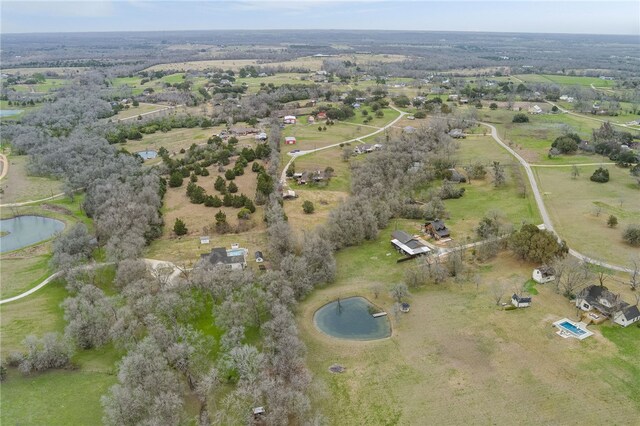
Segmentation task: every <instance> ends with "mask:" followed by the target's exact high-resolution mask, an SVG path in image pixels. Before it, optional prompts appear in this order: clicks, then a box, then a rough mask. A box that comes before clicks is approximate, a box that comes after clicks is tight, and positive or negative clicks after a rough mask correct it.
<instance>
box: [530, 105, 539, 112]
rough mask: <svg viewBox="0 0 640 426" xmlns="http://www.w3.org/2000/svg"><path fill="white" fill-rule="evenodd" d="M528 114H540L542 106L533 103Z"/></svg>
mask: <svg viewBox="0 0 640 426" xmlns="http://www.w3.org/2000/svg"><path fill="white" fill-rule="evenodd" d="M529 114H542V108H540V107H539V106H538V105H534V106H532V107H531V108H529Z"/></svg>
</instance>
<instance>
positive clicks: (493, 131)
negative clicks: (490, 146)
mask: <svg viewBox="0 0 640 426" xmlns="http://www.w3.org/2000/svg"><path fill="white" fill-rule="evenodd" d="M479 123H480V124H482V125H483V126H486V127H488V128H490V129H491V137H493V139H494V140H495V141H496V142H498V144H499V145H500V146H502V147H503V148H504V149H506V150H507V151H508V152H509V153H510V154H511V155H513V156H514V157H515V158H516V159H517V160H518V162H520V164H522V167H524V169H525V171H526V172H527V177H528V178H529V182H530V183H531V189H532V190H533V196H534V198H535V200H536V204H537V205H538V210H540V216H542V221H543V223H544V226H545V227H546V229H547V230H549V231H551V232H553V233H554V234H555V235H556V236H557V237H558V238H560V236H559V235H558V233H557V232H556V230H555V228H554V227H553V223H552V222H551V218H550V216H549V213H548V212H547V208H546V207H545V205H544V201H543V200H542V195H541V194H540V189H539V188H538V182H537V181H536V178H535V176H534V175H533V171H532V170H531V165H530V164H529V163H527V161H526V160H525V159H524V158H522V157H521V156H520V155H519V154H518V153H517V152H515V151H514V150H513V149H511V148H510V147H509V146H508V145H507V144H505V143H504V142H503V141H502V139H500V137H499V136H498V131H497V130H496V128H495V127H494V126H492V125H491V124H488V123H483V122H479ZM569 254H571V255H572V256H574V257H577V258H578V259H580V260H583V261H585V262H588V263H591V264H593V265H598V266H602V267H604V268H608V269H612V270H614V271H619V272H629V273H631V272H632V271H631V269H629V268H625V267H623V266H619V265H613V264H611V263H607V262H603V261H601V260H598V259H594V258H592V257H589V256H587V255H584V254H582V253H580V252H577V251H576V250H573V249H569Z"/></svg>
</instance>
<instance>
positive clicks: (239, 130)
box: [231, 127, 258, 136]
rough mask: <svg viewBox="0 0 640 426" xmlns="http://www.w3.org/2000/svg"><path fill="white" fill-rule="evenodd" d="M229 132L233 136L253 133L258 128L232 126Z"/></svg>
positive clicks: (256, 131)
mask: <svg viewBox="0 0 640 426" xmlns="http://www.w3.org/2000/svg"><path fill="white" fill-rule="evenodd" d="M231 133H232V134H233V135H235V136H246V135H249V134H253V133H258V129H254V128H253V127H232V128H231Z"/></svg>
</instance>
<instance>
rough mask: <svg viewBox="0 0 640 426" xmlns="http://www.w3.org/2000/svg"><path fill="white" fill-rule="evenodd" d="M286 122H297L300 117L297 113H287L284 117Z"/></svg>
mask: <svg viewBox="0 0 640 426" xmlns="http://www.w3.org/2000/svg"><path fill="white" fill-rule="evenodd" d="M283 122H284V124H296V123H297V122H298V119H297V118H296V116H295V115H285V116H284V119H283Z"/></svg>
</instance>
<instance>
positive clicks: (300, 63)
mask: <svg viewBox="0 0 640 426" xmlns="http://www.w3.org/2000/svg"><path fill="white" fill-rule="evenodd" d="M333 59H335V60H351V61H354V60H355V61H359V62H397V61H402V60H403V59H406V56H402V55H386V54H380V55H366V54H354V55H338V56H337V57H334V58H333ZM324 60H325V58H323V57H313V56H306V57H301V58H297V59H294V60H292V61H285V62H266V63H263V64H259V63H258V61H257V60H255V59H213V60H204V61H188V62H174V63H166V64H159V65H153V66H151V67H149V68H147V69H146V71H165V70H179V71H186V70H198V71H201V70H205V69H208V68H222V69H225V70H226V69H231V70H233V71H237V70H239V69H240V68H242V67H245V66H249V65H264V66H269V67H279V66H283V67H305V68H308V69H309V70H311V71H318V70H320V69H321V68H322V62H323V61H324Z"/></svg>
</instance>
